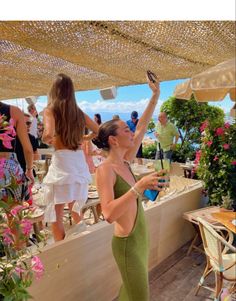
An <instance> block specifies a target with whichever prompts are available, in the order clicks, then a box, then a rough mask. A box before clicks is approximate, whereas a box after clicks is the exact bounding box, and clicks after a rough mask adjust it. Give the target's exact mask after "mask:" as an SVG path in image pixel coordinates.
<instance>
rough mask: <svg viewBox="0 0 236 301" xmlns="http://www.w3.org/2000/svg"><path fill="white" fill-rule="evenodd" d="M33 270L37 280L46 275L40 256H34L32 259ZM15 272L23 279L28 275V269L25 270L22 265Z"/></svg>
mask: <svg viewBox="0 0 236 301" xmlns="http://www.w3.org/2000/svg"><path fill="white" fill-rule="evenodd" d="M31 269H32V271H33V272H34V273H35V276H36V279H37V280H38V279H40V278H41V277H42V275H43V273H44V266H43V264H42V261H41V260H40V258H39V257H38V256H33V258H32V259H31ZM14 272H15V273H16V274H17V275H18V276H19V277H22V276H23V274H24V273H27V268H25V267H24V268H23V267H22V266H21V264H18V265H17V266H16V267H15V269H14Z"/></svg>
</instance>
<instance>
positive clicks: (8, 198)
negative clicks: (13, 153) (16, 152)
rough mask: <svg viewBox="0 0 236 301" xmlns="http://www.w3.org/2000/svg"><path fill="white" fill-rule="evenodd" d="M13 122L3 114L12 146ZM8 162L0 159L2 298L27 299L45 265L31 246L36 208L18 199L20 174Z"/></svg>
mask: <svg viewBox="0 0 236 301" xmlns="http://www.w3.org/2000/svg"><path fill="white" fill-rule="evenodd" d="M13 124H14V122H13V121H12V120H10V122H7V121H6V118H5V116H2V115H0V139H1V140H2V142H3V145H4V146H5V147H6V148H9V149H11V148H12V146H11V141H12V140H13V138H12V137H14V136H15V131H14V128H13ZM7 164H11V162H10V160H9V159H5V158H0V300H4V301H25V300H28V299H29V298H31V296H30V295H29V293H28V291H27V288H28V287H29V286H30V285H31V283H32V281H33V277H34V275H36V278H39V277H40V276H41V275H42V273H43V265H42V263H41V261H40V259H39V258H38V257H37V256H33V255H32V254H31V253H30V251H29V249H28V248H27V242H28V238H29V235H30V232H31V229H32V223H31V221H30V219H31V216H32V213H33V210H34V209H33V208H29V207H28V206H25V205H23V204H22V202H21V201H18V200H16V199H15V197H14V195H15V194H14V193H13V192H14V190H15V189H16V188H17V186H18V185H20V184H21V182H20V177H18V174H17V171H16V173H15V174H12V173H10V172H9V170H8V169H7V168H5V167H6V165H7Z"/></svg>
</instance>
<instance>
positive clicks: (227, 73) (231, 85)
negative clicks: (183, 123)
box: [174, 58, 236, 102]
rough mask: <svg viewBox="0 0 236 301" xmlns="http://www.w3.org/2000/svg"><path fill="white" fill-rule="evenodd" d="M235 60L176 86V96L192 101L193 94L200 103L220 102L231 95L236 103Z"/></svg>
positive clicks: (223, 63)
mask: <svg viewBox="0 0 236 301" xmlns="http://www.w3.org/2000/svg"><path fill="white" fill-rule="evenodd" d="M235 72H236V61H235V58H233V59H230V60H228V61H225V62H222V63H220V64H218V65H216V66H214V67H211V68H209V69H207V70H205V71H203V72H201V73H199V74H197V75H194V76H193V77H192V78H191V79H189V80H187V81H185V82H183V83H182V84H179V85H177V86H176V88H175V91H174V96H175V97H176V98H179V99H190V98H191V95H192V94H193V95H194V97H195V99H196V100H197V101H199V102H206V101H220V100H223V99H224V98H225V96H226V95H227V94H228V93H229V96H230V98H231V100H232V101H236V79H235Z"/></svg>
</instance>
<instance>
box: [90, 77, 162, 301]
mask: <svg viewBox="0 0 236 301" xmlns="http://www.w3.org/2000/svg"><path fill="white" fill-rule="evenodd" d="M148 84H149V87H150V88H151V90H152V97H151V99H150V101H149V103H148V105H147V107H146V109H145V111H144V113H143V115H142V117H141V118H140V120H139V123H138V125H137V128H136V131H135V133H132V132H131V131H130V129H129V127H128V125H127V124H126V122H124V121H122V120H119V119H115V120H111V121H108V122H105V123H103V124H102V125H101V126H100V128H99V133H98V136H97V138H96V139H94V140H93V142H94V143H95V144H96V145H97V146H98V147H99V148H102V149H104V150H106V151H107V152H108V156H107V158H106V160H105V161H104V162H103V163H102V164H101V165H100V166H99V167H98V168H97V171H96V181H97V189H98V193H99V197H100V201H101V205H102V212H103V215H104V217H105V219H106V220H107V221H108V222H109V223H114V226H115V227H114V236H113V239H112V250H113V255H114V257H115V260H116V262H117V265H118V267H119V270H120V273H121V276H122V280H123V284H122V287H121V289H120V293H119V300H120V301H148V300H149V289H148V236H147V229H146V222H145V216H144V211H143V207H142V201H141V200H142V194H143V192H144V190H145V189H155V190H160V188H159V187H158V186H157V184H158V179H159V178H160V175H161V172H160V173H157V172H154V173H152V174H150V175H147V176H145V177H143V178H142V179H141V180H139V181H137V182H136V180H135V178H134V175H133V174H132V172H131V170H130V166H129V162H132V160H133V159H134V158H135V155H136V153H137V150H138V148H139V146H140V144H141V142H142V139H143V137H144V134H145V132H146V130H147V126H148V123H149V121H150V119H151V117H152V114H153V112H154V109H155V107H156V104H157V99H158V97H159V94H160V90H159V82H155V83H152V82H150V81H149V82H148ZM158 185H159V184H158Z"/></svg>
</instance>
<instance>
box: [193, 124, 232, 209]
mask: <svg viewBox="0 0 236 301" xmlns="http://www.w3.org/2000/svg"><path fill="white" fill-rule="evenodd" d="M201 132H202V144H201V149H200V150H199V151H198V152H197V154H196V163H197V164H198V166H197V174H198V175H199V177H200V178H201V179H202V180H203V181H204V183H205V188H206V190H207V193H208V196H209V201H210V203H211V204H213V205H214V204H217V205H221V204H222V203H223V201H224V199H225V198H227V197H229V198H230V199H231V200H232V201H233V203H235V205H236V124H229V123H225V124H223V123H220V122H217V121H216V122H212V123H209V122H207V121H206V122H204V123H203V124H202V126H201ZM233 206H234V204H233ZM235 209H236V208H235Z"/></svg>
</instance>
